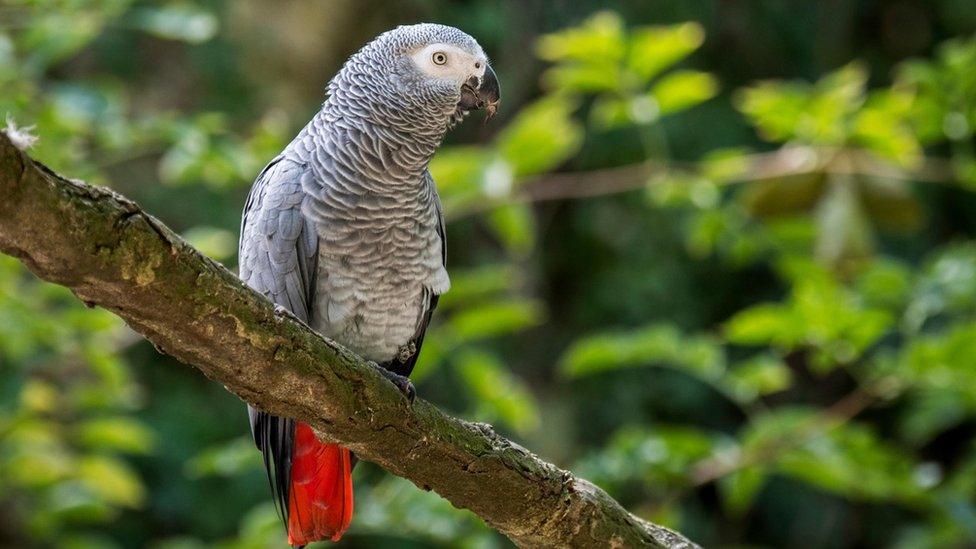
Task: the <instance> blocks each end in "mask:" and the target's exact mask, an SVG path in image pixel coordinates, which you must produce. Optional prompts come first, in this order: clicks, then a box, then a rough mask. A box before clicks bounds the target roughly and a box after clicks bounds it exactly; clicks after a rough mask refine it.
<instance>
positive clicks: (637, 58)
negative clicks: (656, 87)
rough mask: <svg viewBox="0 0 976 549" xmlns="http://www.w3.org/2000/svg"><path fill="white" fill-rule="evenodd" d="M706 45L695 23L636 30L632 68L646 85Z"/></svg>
mask: <svg viewBox="0 0 976 549" xmlns="http://www.w3.org/2000/svg"><path fill="white" fill-rule="evenodd" d="M704 41H705V30H704V29H703V28H702V26H701V25H700V24H698V23H695V22H688V23H681V24H678V25H671V26H668V27H643V28H639V29H636V30H635V31H634V32H633V35H632V37H631V40H630V48H629V57H628V60H627V65H628V67H629V68H630V69H631V70H632V71H634V72H635V73H636V74H637V75H639V76H640V78H641V79H643V80H644V81H645V82H646V81H648V80H650V79H651V78H653V77H654V76H656V75H657V74H659V73H660V72H662V71H663V70H664V69H666V68H668V67H670V66H671V65H674V64H675V63H677V62H679V61H681V60H682V59H684V58H685V57H687V56H688V55H689V54H691V52H693V51H695V50H697V49H698V48H699V47H700V46H701V45H702V43H704Z"/></svg>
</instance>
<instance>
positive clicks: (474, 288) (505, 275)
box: [439, 263, 525, 308]
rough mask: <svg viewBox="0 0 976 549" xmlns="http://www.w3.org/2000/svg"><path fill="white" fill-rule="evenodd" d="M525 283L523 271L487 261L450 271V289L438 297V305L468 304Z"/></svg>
mask: <svg viewBox="0 0 976 549" xmlns="http://www.w3.org/2000/svg"><path fill="white" fill-rule="evenodd" d="M524 283H525V277H524V273H522V272H521V271H520V270H519V269H518V268H516V267H515V266H514V265H511V264H509V263H489V264H486V265H480V266H478V267H474V268H470V269H465V270H457V271H452V272H451V291H449V292H447V293H446V294H444V295H443V296H441V299H440V305H439V306H440V307H445V308H450V307H458V306H470V305H473V304H475V303H478V302H482V301H484V300H486V299H489V298H493V297H495V296H497V295H498V294H503V293H505V292H506V291H507V290H518V289H519V288H521V287H522V286H523V285H524Z"/></svg>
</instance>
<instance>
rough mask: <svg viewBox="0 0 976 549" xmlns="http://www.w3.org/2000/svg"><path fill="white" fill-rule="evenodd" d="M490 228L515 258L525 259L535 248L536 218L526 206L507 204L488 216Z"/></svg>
mask: <svg viewBox="0 0 976 549" xmlns="http://www.w3.org/2000/svg"><path fill="white" fill-rule="evenodd" d="M488 223H489V227H491V229H492V232H494V233H495V235H496V236H497V237H498V239H499V240H501V242H502V244H504V245H505V247H506V248H507V249H508V253H509V254H511V255H512V256H514V257H525V256H526V255H528V254H529V253H530V252H531V251H532V248H533V247H534V246H535V218H534V217H533V215H532V208H531V207H529V206H528V205H526V204H507V205H505V206H501V207H499V208H495V210H494V211H492V212H491V214H490V215H489V216H488Z"/></svg>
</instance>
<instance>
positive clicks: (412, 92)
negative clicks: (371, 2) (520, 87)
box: [327, 23, 500, 135]
mask: <svg viewBox="0 0 976 549" xmlns="http://www.w3.org/2000/svg"><path fill="white" fill-rule="evenodd" d="M499 99H500V88H499V85H498V78H497V77H496V75H495V71H493V70H492V68H491V66H490V65H489V64H488V58H487V56H486V55H485V52H484V51H483V50H482V49H481V46H479V45H478V42H477V41H476V40H475V39H474V38H472V37H471V36H469V35H468V34H465V33H464V32H462V31H460V30H458V29H456V28H454V27H448V26H445V25H436V24H431V23H421V24H417V25H404V26H400V27H397V28H395V29H393V30H390V31H387V32H385V33H383V34H381V35H380V36H378V37H377V38H375V39H374V40H373V41H372V42H370V43H369V44H367V45H366V46H364V47H363V48H362V49H361V50H359V52H357V53H356V54H354V55H353V56H352V57H350V58H349V60H348V61H347V62H346V64H345V65H344V66H343V68H342V70H340V71H339V73H338V74H337V75H336V77H335V79H333V81H332V82H331V83H330V84H329V100H328V101H327V105H328V103H335V104H337V105H338V106H339V107H344V108H342V109H341V110H342V111H343V114H344V115H349V114H350V112H352V113H355V114H356V115H357V116H361V117H364V118H366V119H368V120H370V121H372V122H377V123H380V124H381V125H385V126H388V127H392V128H394V129H397V130H401V131H406V132H408V133H414V134H425V133H426V134H430V133H439V134H441V135H443V132H444V131H446V130H447V129H449V128H450V127H452V126H453V125H455V124H457V123H458V122H460V121H461V120H463V119H464V117H465V116H467V115H468V113H470V112H471V111H472V110H476V109H483V110H485V112H486V117H485V120H486V121H487V120H488V119H490V118H491V117H492V116H493V115H494V114H495V111H496V110H497V109H498V104H499Z"/></svg>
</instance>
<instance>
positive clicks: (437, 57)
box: [431, 52, 447, 65]
mask: <svg viewBox="0 0 976 549" xmlns="http://www.w3.org/2000/svg"><path fill="white" fill-rule="evenodd" d="M431 60H432V61H433V62H434V64H435V65H443V64H444V63H447V55H445V54H444V53H443V52H437V53H435V54H434V55H433V56H431Z"/></svg>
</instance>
